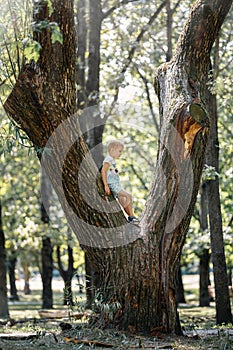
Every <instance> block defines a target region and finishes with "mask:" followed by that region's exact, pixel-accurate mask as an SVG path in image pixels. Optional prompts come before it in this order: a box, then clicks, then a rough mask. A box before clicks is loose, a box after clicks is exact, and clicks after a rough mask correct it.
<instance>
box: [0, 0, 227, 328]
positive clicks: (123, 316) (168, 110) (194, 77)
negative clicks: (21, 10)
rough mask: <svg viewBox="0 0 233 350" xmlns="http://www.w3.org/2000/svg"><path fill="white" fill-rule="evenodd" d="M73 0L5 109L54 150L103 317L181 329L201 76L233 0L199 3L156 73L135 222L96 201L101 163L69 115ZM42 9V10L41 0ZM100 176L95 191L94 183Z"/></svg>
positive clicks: (51, 159) (52, 163)
mask: <svg viewBox="0 0 233 350" xmlns="http://www.w3.org/2000/svg"><path fill="white" fill-rule="evenodd" d="M71 3H72V2H71V1H68V0H66V1H64V2H63V8H62V10H61V8H59V1H54V4H55V10H56V11H54V17H55V18H54V19H55V20H57V22H58V23H59V24H60V25H61V28H62V32H63V35H64V44H63V47H62V48H61V47H60V46H59V44H58V46H56V50H55V49H54V48H53V46H52V45H51V43H50V41H49V33H47V32H46V31H41V32H40V33H39V34H38V40H39V41H40V42H41V43H42V47H43V49H42V52H41V59H40V61H39V62H38V63H37V64H31V65H30V66H28V67H25V68H28V69H25V68H24V69H23V70H22V72H21V74H20V76H19V79H18V81H17V83H16V85H15V87H14V89H13V91H12V93H11V95H10V96H9V98H8V100H7V102H6V103H5V109H6V110H7V112H8V113H9V114H10V115H11V116H12V117H13V118H15V119H16V120H17V121H18V122H19V123H20V125H21V126H22V127H23V128H24V129H25V131H26V132H27V133H28V135H29V137H30V138H31V140H32V141H33V142H34V144H35V145H38V146H39V147H41V146H42V145H45V144H46V146H47V148H50V150H52V155H51V154H48V152H47V155H46V154H45V152H44V160H43V165H44V167H45V168H46V170H47V172H48V174H49V176H50V179H51V182H52V183H53V186H54V188H55V189H56V191H57V194H58V197H59V199H60V201H61V203H62V205H63V209H64V211H65V213H66V215H67V218H68V220H69V224H70V226H71V227H72V229H73V230H74V232H75V233H76V235H77V237H78V239H79V241H80V243H81V244H82V246H83V249H84V250H85V252H86V254H88V257H89V258H90V259H91V261H92V263H93V264H94V265H95V266H97V267H98V269H99V271H100V273H101V282H102V283H101V286H100V291H99V295H101V308H100V309H101V314H100V319H99V322H100V324H101V325H106V323H107V324H109V323H110V322H112V323H113V324H114V325H115V326H116V325H118V326H119V327H120V328H125V329H130V330H131V331H144V332H150V331H152V330H153V329H157V330H158V329H159V330H163V331H165V332H175V331H177V332H180V327H179V320H178V317H177V310H176V298H175V281H174V271H175V268H176V266H177V262H178V261H179V258H180V254H181V249H182V246H183V244H184V240H185V236H186V232H187V230H188V226H189V222H190V218H191V215H192V212H193V208H194V204H195V200H196V195H197V192H198V189H199V183H200V175H201V170H202V166H203V160H204V155H205V147H206V142H207V131H208V116H207V114H206V112H205V108H204V105H205V84H206V79H207V75H208V68H209V55H210V50H211V47H212V44H213V42H214V39H215V37H216V35H217V33H218V31H219V29H220V27H221V24H222V22H223V20H224V18H225V16H226V14H227V12H228V11H229V8H230V5H231V3H232V2H231V1H226V2H224V3H223V2H222V1H220V0H216V1H212V0H209V1H205V4H202V3H201V2H199V1H198V2H197V4H196V5H195V7H194V8H193V10H192V12H191V15H190V17H189V19H188V21H187V23H186V25H185V27H184V30H183V34H182V36H181V38H180V40H179V42H178V46H177V50H176V54H175V56H174V58H173V60H172V61H171V62H169V63H167V64H165V65H163V66H162V67H160V68H159V69H158V71H157V74H156V90H157V92H158V96H159V102H160V117H161V122H160V125H161V129H160V144H159V151H158V156H157V167H156V173H155V178H154V182H153V185H152V189H151V192H150V195H149V198H148V201H147V205H146V210H145V213H144V216H143V219H142V222H141V225H140V228H138V227H136V226H134V225H130V224H128V223H126V222H125V218H124V216H123V214H122V212H121V211H120V210H119V209H118V206H117V204H116V203H115V202H113V203H111V202H109V201H106V200H102V198H104V197H103V192H101V191H102V187H101V182H100V181H98V176H96V174H97V173H98V171H97V169H96V167H95V164H94V162H93V160H92V158H91V157H89V155H88V149H87V147H86V145H85V143H84V142H83V140H82V137H81V132H80V130H79V126H78V123H77V118H75V117H74V118H71V116H72V114H73V112H74V110H75V108H74V100H73V97H74V95H75V94H74V85H73V79H72V77H73V76H74V75H73V73H74V72H72V69H73V67H74V58H75V56H74V55H73V54H72V53H73V52H75V50H73V49H71V46H72V45H74V43H75V40H73V41H71V38H72V34H73V24H72V23H71V22H72V20H71V19H70V18H73V17H72V12H71ZM42 8H43V11H45V12H46V11H47V9H46V6H45V7H44V5H43V6H42ZM64 8H65V11H64ZM59 11H60V12H59ZM61 11H63V12H62V13H63V15H61V16H60V17H59V16H58V18H57V17H56V16H55V14H56V13H58V14H59V13H60V14H61ZM40 13H41V12H40ZM47 15H48V14H47ZM64 28H66V30H64ZM73 39H74V37H73ZM67 45H68V47H67ZM68 49H71V50H68ZM55 51H56V52H57V57H58V59H59V60H56V57H53V58H55V59H54V62H56V63H54V62H53V64H55V66H56V65H57V61H58V62H63V64H62V65H59V64H58V66H56V67H57V68H58V69H57V70H55V71H54V67H52V65H50V64H49V63H48V61H49V62H50V60H48V57H49V56H48V54H49V55H50V54H53V53H54V52H55ZM67 52H69V55H67ZM60 55H61V56H60ZM64 66H65V69H64ZM48 68H49V69H48ZM55 73H56V74H55ZM22 74H24V76H22ZM22 78H23V79H22ZM58 81H59V84H56V82H58ZM55 86H56V89H55V88H54V87H55ZM50 96H52V100H51V99H50ZM48 100H49V103H48ZM67 117H70V118H69V120H68V124H66V123H65V122H64V123H63V126H64V125H66V126H67V127H65V128H61V129H59V128H58V129H59V132H58V130H56V131H57V132H55V133H54V135H53V138H52V141H51V140H50V142H48V143H47V141H48V138H49V136H50V135H51V133H52V131H53V130H54V129H55V128H56V127H57V126H58V125H59V123H60V122H61V121H64V120H65V119H66V118H67ZM70 126H72V128H71V127H70ZM72 145H73V146H72ZM71 146H72V147H71ZM84 158H85V165H86V168H85V167H84V166H83V162H82V161H83V159H84ZM61 169H62V171H61ZM83 169H84V171H83ZM85 169H86V170H85ZM58 170H59V171H60V173H59V171H58ZM81 170H82V171H83V177H82V171H81ZM54 174H56V176H54ZM77 174H78V178H77ZM96 177H97V181H96ZM96 183H97V189H96V187H95V186H94V185H93V184H96ZM101 196H102V197H101ZM90 200H91V202H90ZM113 206H114V210H115V212H114V211H113V210H112V209H113ZM139 230H140V232H139ZM107 310H108V311H107ZM109 310H110V311H111V312H110V311H109Z"/></svg>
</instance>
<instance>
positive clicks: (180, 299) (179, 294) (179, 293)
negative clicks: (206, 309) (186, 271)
mask: <svg viewBox="0 0 233 350" xmlns="http://www.w3.org/2000/svg"><path fill="white" fill-rule="evenodd" d="M176 302H177V303H178V304H179V303H183V304H186V300H185V295H184V285H183V280H182V273H181V267H180V264H179V267H178V270H177V282H176Z"/></svg>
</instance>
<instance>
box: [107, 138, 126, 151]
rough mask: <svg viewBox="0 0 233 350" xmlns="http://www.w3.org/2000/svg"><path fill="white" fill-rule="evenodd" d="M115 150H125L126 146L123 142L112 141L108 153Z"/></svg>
mask: <svg viewBox="0 0 233 350" xmlns="http://www.w3.org/2000/svg"><path fill="white" fill-rule="evenodd" d="M113 148H122V149H123V148H124V144H123V143H122V142H121V141H118V140H111V141H109V143H108V152H110V151H111V149H113Z"/></svg>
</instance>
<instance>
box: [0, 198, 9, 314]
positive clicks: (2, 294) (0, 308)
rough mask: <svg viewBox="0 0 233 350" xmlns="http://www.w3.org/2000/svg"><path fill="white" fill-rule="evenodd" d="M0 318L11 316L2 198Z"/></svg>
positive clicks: (0, 205)
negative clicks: (8, 297) (8, 298)
mask: <svg viewBox="0 0 233 350" xmlns="http://www.w3.org/2000/svg"><path fill="white" fill-rule="evenodd" d="M0 318H9V309H8V300H7V281H6V249H5V234H4V231H3V223H2V203H1V200H0Z"/></svg>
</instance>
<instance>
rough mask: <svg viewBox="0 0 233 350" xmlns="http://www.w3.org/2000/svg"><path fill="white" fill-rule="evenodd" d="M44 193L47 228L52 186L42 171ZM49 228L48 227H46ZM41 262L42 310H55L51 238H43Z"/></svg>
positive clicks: (44, 221)
mask: <svg viewBox="0 0 233 350" xmlns="http://www.w3.org/2000/svg"><path fill="white" fill-rule="evenodd" d="M42 192H43V193H44V199H46V204H47V206H46V209H47V210H45V206H44V203H41V221H42V222H43V224H44V225H45V226H47V225H49V221H50V220H49V199H50V197H51V184H50V182H49V181H48V178H46V176H45V174H44V171H43V169H42V174H41V193H42ZM46 228H47V227H46ZM41 261H42V264H41V265H42V275H41V278H42V286H43V290H42V309H52V308H53V291H52V278H53V247H52V243H51V239H50V238H49V237H43V238H42V249H41Z"/></svg>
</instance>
